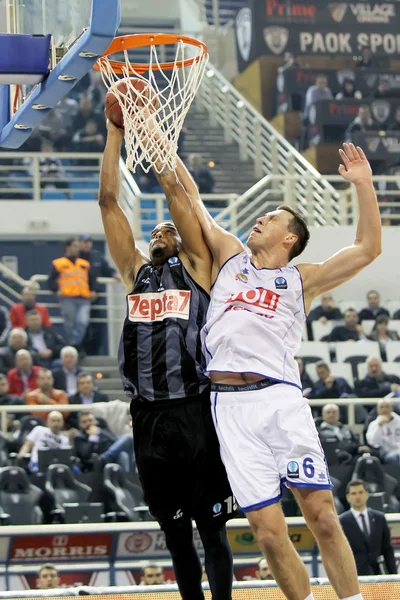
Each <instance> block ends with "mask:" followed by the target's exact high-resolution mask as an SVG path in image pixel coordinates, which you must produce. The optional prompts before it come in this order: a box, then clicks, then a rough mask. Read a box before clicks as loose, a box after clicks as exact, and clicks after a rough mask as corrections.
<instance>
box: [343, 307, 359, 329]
mask: <svg viewBox="0 0 400 600" xmlns="http://www.w3.org/2000/svg"><path fill="white" fill-rule="evenodd" d="M344 322H345V324H346V325H347V326H348V327H355V326H356V325H357V323H358V314H357V313H356V312H355V311H353V310H348V311H347V312H345V313H344Z"/></svg>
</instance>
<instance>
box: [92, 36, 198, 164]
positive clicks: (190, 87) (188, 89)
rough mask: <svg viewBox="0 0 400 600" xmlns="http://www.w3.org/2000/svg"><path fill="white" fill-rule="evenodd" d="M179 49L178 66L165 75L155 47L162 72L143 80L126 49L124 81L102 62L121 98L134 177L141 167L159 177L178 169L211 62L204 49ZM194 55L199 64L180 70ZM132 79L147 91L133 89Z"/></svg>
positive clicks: (105, 59)
mask: <svg viewBox="0 0 400 600" xmlns="http://www.w3.org/2000/svg"><path fill="white" fill-rule="evenodd" d="M176 44H177V49H176V53H175V59H174V61H173V64H174V67H173V68H172V69H170V70H169V69H168V70H165V71H164V70H163V68H162V66H161V64H160V60H159V56H158V52H157V50H159V49H160V46H155V45H153V46H149V49H150V60H149V64H150V66H153V65H156V67H157V68H156V69H155V70H153V69H151V68H150V69H149V70H148V71H146V73H145V74H144V75H143V74H140V73H138V72H137V71H135V69H134V67H133V66H132V64H131V62H130V60H129V57H128V52H129V51H128V50H124V57H125V66H124V67H123V75H122V77H121V76H120V75H117V74H115V73H114V71H113V68H112V65H111V63H110V59H109V58H108V57H102V58H101V59H100V61H99V65H100V71H101V74H102V78H103V81H104V84H105V86H106V87H107V88H108V90H109V91H110V92H112V93H113V94H114V95H115V96H116V97H117V98H118V102H119V105H120V107H121V109H122V114H123V117H124V128H125V134H124V135H125V145H126V152H127V160H126V165H127V167H128V169H130V170H131V171H133V172H135V171H136V169H137V168H138V167H139V166H140V167H141V169H142V170H143V171H144V172H145V173H147V172H148V171H149V170H150V169H151V168H152V167H153V168H154V169H155V171H157V173H161V172H162V171H163V170H164V169H165V168H168V169H169V170H171V171H175V169H176V155H177V149H178V139H179V135H180V132H181V130H182V127H183V122H184V120H185V117H186V115H187V113H188V111H189V108H190V105H191V104H192V102H193V100H194V97H195V95H196V93H197V90H198V89H199V86H200V83H201V80H202V78H203V75H204V72H205V69H206V67H207V63H208V54H207V53H206V52H205V50H204V49H203V47H201V46H199V47H198V46H191V45H190V46H189V45H187V44H185V43H184V42H183V41H181V40H179V41H177V42H176ZM189 49H191V50H190V52H191V53H190V55H189ZM185 53H186V56H185ZM193 56H195V57H196V59H195V60H194V61H193V63H192V64H191V65H189V66H186V67H178V66H177V65H178V64H180V63H181V62H182V61H184V60H185V59H187V58H192V57H193ZM171 62H172V61H171ZM132 77H134V78H138V79H140V80H142V81H143V82H144V83H145V86H146V87H145V89H144V90H143V91H142V92H140V91H138V90H137V89H136V88H135V87H134V86H133V85H132V84H131V78H132ZM121 81H123V82H124V83H126V85H127V88H128V91H127V93H126V94H125V93H122V92H121V91H120V90H118V89H117V87H116V86H117V84H118V83H120V82H121ZM148 86H150V87H148ZM146 88H147V90H146ZM149 92H150V93H149Z"/></svg>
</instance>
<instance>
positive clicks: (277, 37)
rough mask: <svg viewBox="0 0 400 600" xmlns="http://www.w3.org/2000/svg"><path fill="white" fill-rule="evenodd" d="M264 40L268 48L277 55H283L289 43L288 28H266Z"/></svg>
mask: <svg viewBox="0 0 400 600" xmlns="http://www.w3.org/2000/svg"><path fill="white" fill-rule="evenodd" d="M263 33H264V40H265V43H266V44H267V46H268V48H269V49H270V50H271V52H273V53H274V54H276V55H279V54H282V52H283V51H284V49H285V48H286V46H287V43H288V41H289V30H288V29H286V27H264V32H263Z"/></svg>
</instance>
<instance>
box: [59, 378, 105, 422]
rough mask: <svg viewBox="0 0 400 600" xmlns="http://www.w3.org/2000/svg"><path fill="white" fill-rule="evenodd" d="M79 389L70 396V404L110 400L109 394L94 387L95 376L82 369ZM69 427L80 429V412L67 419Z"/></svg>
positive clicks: (78, 380) (78, 381)
mask: <svg viewBox="0 0 400 600" xmlns="http://www.w3.org/2000/svg"><path fill="white" fill-rule="evenodd" d="M77 386H78V391H77V392H76V394H73V395H72V396H70V397H69V403H70V404H93V403H94V402H109V400H110V398H109V396H107V394H103V393H102V392H98V391H97V390H95V389H94V382H93V377H92V376H91V374H90V373H85V372H84V371H81V372H80V373H79V375H78V377H77ZM67 425H68V427H74V428H76V429H78V426H79V423H78V413H76V412H74V413H71V414H70V416H69V418H68V419H67Z"/></svg>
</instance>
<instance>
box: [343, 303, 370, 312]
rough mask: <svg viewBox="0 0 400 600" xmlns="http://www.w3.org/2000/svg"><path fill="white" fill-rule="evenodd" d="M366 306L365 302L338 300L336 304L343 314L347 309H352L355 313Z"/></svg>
mask: <svg viewBox="0 0 400 600" xmlns="http://www.w3.org/2000/svg"><path fill="white" fill-rule="evenodd" d="M366 305H367V301H366V300H340V301H339V302H338V307H339V308H340V310H341V311H342V313H344V311H345V310H347V309H348V308H354V309H355V310H356V311H357V312H360V310H362V309H363V308H365V307H366Z"/></svg>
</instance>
